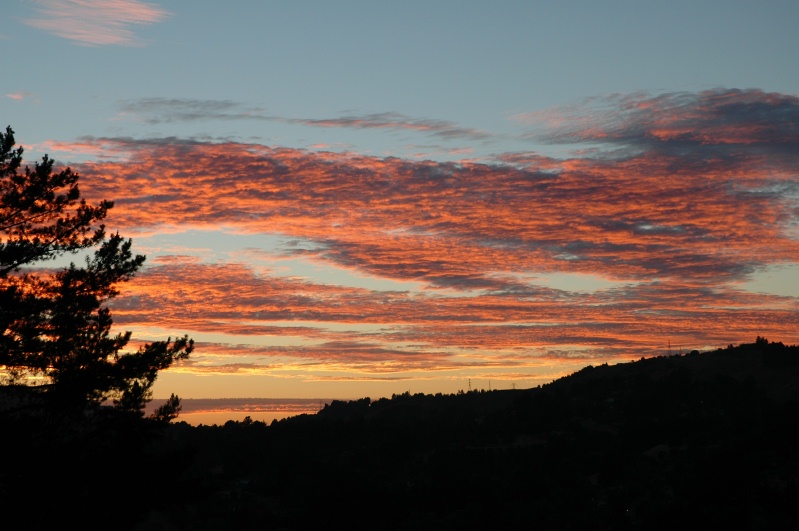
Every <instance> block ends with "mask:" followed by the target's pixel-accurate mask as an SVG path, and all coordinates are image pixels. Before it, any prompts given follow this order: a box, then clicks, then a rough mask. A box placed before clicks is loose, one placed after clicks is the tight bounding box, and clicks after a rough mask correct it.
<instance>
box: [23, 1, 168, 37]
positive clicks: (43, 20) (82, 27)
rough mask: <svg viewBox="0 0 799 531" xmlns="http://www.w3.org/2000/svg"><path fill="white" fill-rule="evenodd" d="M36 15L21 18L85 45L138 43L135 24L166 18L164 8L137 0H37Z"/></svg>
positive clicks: (37, 26)
mask: <svg viewBox="0 0 799 531" xmlns="http://www.w3.org/2000/svg"><path fill="white" fill-rule="evenodd" d="M37 3H38V4H39V7H37V11H38V13H39V17H38V18H32V19H28V20H26V21H25V23H26V24H28V25H29V26H32V27H34V28H37V29H40V30H44V31H46V32H48V33H52V34H53V35H56V36H58V37H62V38H64V39H69V40H73V41H76V42H78V43H80V44H83V45H87V46H105V45H124V46H138V45H140V44H141V41H139V40H138V38H137V37H136V35H135V33H134V32H133V31H132V30H131V29H130V28H131V27H132V26H133V25H135V24H152V23H155V22H161V21H162V20H164V19H166V18H167V16H168V12H167V11H165V10H164V9H162V8H161V7H159V6H158V5H156V4H152V3H146V2H139V1H138V0H80V1H79V0H41V1H40V2H37Z"/></svg>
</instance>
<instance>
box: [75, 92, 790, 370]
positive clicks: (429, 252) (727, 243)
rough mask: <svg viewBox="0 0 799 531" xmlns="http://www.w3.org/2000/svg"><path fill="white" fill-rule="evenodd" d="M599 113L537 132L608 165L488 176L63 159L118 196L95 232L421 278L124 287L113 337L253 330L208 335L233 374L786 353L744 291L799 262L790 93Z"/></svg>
mask: <svg viewBox="0 0 799 531" xmlns="http://www.w3.org/2000/svg"><path fill="white" fill-rule="evenodd" d="M605 105H607V106H609V107H610V110H606V111H607V112H605V111H603V112H599V113H597V114H594V115H592V114H590V113H589V115H588V116H586V117H585V119H582V120H580V119H577V120H561V121H557V120H554V119H553V122H552V123H554V124H556V126H555V129H554V130H553V131H552V132H551V133H550V134H551V138H552V139H559V140H560V141H564V142H566V141H569V142H593V143H596V144H600V145H604V146H606V147H607V152H602V151H596V152H594V154H593V155H591V156H582V157H572V158H566V159H553V158H548V157H544V156H542V155H539V154H534V153H532V154H531V153H515V154H513V153H511V154H504V155H501V156H498V157H497V161H498V162H497V163H496V164H480V163H474V162H462V163H459V164H456V163H438V162H431V161H411V160H404V159H399V158H392V157H388V158H378V157H368V156H360V155H356V154H352V153H346V154H340V153H326V152H320V153H313V152H308V151H304V150H297V149H289V148H272V147H266V146H262V145H253V144H240V143H230V142H224V143H204V142H197V141H189V140H179V139H150V140H131V139H110V138H106V139H84V140H83V141H82V144H81V149H84V150H85V149H91V147H92V146H104V147H105V146H109V147H111V150H110V151H109V152H111V153H120V154H122V153H124V154H125V158H124V159H122V160H103V161H96V162H93V163H87V164H82V165H80V166H79V167H77V168H76V169H78V170H79V171H80V172H81V174H82V175H83V180H82V190H83V192H84V194H85V195H87V196H88V197H91V198H95V199H100V198H107V199H114V200H116V205H115V207H114V209H113V210H112V212H111V216H110V217H109V220H108V224H109V226H112V227H114V228H119V229H120V231H122V232H123V233H130V234H131V235H133V236H135V235H136V234H149V233H156V232H163V231H167V230H169V231H173V232H174V231H181V230H185V229H186V228H188V227H191V228H201V229H203V230H206V231H219V230H224V231H227V232H237V233H249V234H270V235H279V236H280V237H281V238H282V240H283V241H284V242H287V243H286V244H285V245H284V247H283V248H282V249H280V250H279V251H278V252H279V253H281V254H282V255H283V256H287V257H292V258H295V259H303V260H307V261H310V262H313V263H315V264H317V265H319V266H322V267H324V266H326V265H327V266H334V267H335V268H338V269H346V270H350V271H352V272H354V273H356V274H358V275H361V276H367V277H378V278H383V279H389V280H394V281H413V282H414V283H416V284H418V285H419V286H421V288H419V289H414V290H411V291H385V290H368V289H363V288H353V287H346V286H337V285H333V284H326V283H324V282H319V281H317V282H311V281H307V280H301V279H290V278H285V277H279V276H275V275H272V274H270V273H269V272H268V271H260V270H259V271H256V270H255V269H252V268H250V267H248V266H246V265H244V264H242V263H232V262H229V263H207V262H205V261H203V260H198V259H196V258H194V259H186V258H181V259H179V260H178V259H175V260H166V259H162V260H161V261H156V262H154V263H151V264H150V267H148V269H146V270H145V271H143V272H142V274H140V275H139V276H138V277H137V278H136V279H135V280H134V281H133V282H132V283H130V285H129V286H126V291H125V294H124V296H123V297H122V298H120V299H119V300H117V301H115V303H114V305H115V306H114V311H115V314H114V315H115V316H116V319H117V321H118V322H119V323H120V324H122V325H124V326H136V327H138V328H143V327H144V328H146V327H154V328H164V327H166V328H169V329H176V330H186V331H187V332H192V331H193V332H196V333H204V334H216V335H217V336H219V337H222V338H224V337H230V338H234V337H235V338H236V339H235V340H233V339H231V341H230V342H229V343H227V344H229V345H234V344H235V345H239V344H240V343H241V342H246V341H249V340H246V341H245V340H244V339H242V338H252V343H248V344H247V346H246V348H245V350H244V351H240V352H239V353H238V355H239V357H237V358H236V360H235V361H231V359H227V360H226V361H225V360H224V359H223V358H224V355H223V354H222V352H223V350H224V349H223V348H222V347H221V346H220V345H223V344H226V343H225V342H224V341H223V340H220V341H218V342H209V347H208V348H209V351H208V356H209V358H208V359H209V360H211V359H212V358H213V360H216V361H213V362H211V361H209V362H208V363H209V364H210V365H209V366H211V367H212V366H214V364H217V365H218V366H220V367H222V366H225V367H228V368H231V369H235V370H244V367H250V365H247V363H244V362H243V361H242V360H256V359H259V357H260V358H262V359H261V360H260V361H257V362H256V361H252V363H253V364H254V366H255V367H261V366H265V367H272V366H273V364H274V363H277V362H276V361H275V360H276V359H279V360H281V361H280V363H287V362H286V361H285V360H294V361H292V362H291V363H297V364H298V365H297V366H298V367H299V366H300V365H303V364H305V365H303V366H305V367H306V368H307V367H310V366H313V367H315V368H318V367H328V368H332V367H336V368H337V369H336V370H342V371H343V370H345V369H346V367H349V368H350V369H351V370H352V371H355V372H358V373H359V374H366V373H368V374H380V373H385V372H391V371H395V372H401V371H439V370H441V371H449V370H458V369H459V368H462V367H464V366H470V364H472V366H485V367H495V366H497V365H499V366H501V367H503V368H508V369H511V368H512V369H513V371H514V372H519V371H524V370H525V369H526V368H527V369H530V370H532V369H531V368H532V367H535V366H537V364H539V363H540V361H541V360H542V359H564V358H575V357H576V358H579V359H613V358H622V359H629V357H640V356H641V355H648V354H652V353H654V352H664V350H665V346H666V345H667V344H668V343H669V342H671V344H673V345H685V346H686V348H688V347H690V348H704V347H713V346H724V345H726V344H728V343H734V342H740V341H751V340H752V339H753V338H754V337H755V336H757V335H768V336H770V337H773V338H775V339H779V340H783V341H786V342H796V341H797V340H799V336H797V330H799V328H798V327H797V324H799V302H798V301H797V300H796V299H795V298H792V297H779V296H774V295H754V294H751V293H748V292H745V291H741V290H740V289H739V288H738V287H739V286H740V284H741V283H742V282H744V281H745V280H747V279H748V278H749V277H750V276H751V275H752V274H753V273H755V272H757V271H760V270H763V269H765V268H767V267H769V266H771V265H775V264H791V263H799V240H798V239H797V236H796V229H795V227H796V226H797V222H798V221H799V202H798V201H797V197H799V186H798V185H797V182H798V181H797V174H798V173H799V157H798V156H797V153H799V134H797V126H796V124H797V123H799V99H797V98H795V97H793V96H782V95H774V94H764V93H762V92H759V91H711V92H706V93H699V94H675V95H664V96H659V97H654V98H647V97H644V96H642V95H634V96H628V97H618V98H615V99H611V100H610V101H609V102H607V101H606V102H605ZM614 109H615V112H616V115H613V114H612V113H611V111H613V110H614ZM613 116H615V118H613V119H611V118H612V117H613ZM375 124H376V125H374V126H378V125H379V124H378V122H377V121H375ZM364 126H365V125H364ZM273 252H275V251H273ZM553 272H565V273H582V274H586V275H592V276H595V277H600V278H603V279H608V280H614V281H617V284H616V287H613V288H608V289H603V290H598V291H595V292H592V293H576V292H570V291H563V290H557V289H553V288H549V287H546V286H544V285H541V284H539V283H536V277H537V276H540V275H545V274H548V273H553ZM307 323H314V324H313V325H308V324H307ZM342 324H352V325H353V329H351V330H348V329H342V328H341V325H342ZM355 325H358V326H359V327H360V328H359V327H355ZM367 325H368V326H367ZM364 327H365V328H364ZM277 337H280V338H282V339H281V340H280V341H277V340H274V341H273V344H271V345H270V344H269V341H270V339H269V338H277ZM289 337H291V338H296V341H294V343H291V342H290V341H288V339H287V338H289ZM256 339H257V341H256ZM287 341H288V342H287ZM237 342H238V343H237ZM212 344H213V345H216V346H211V345H212ZM225 348H229V347H225ZM236 348H239V347H236ZM198 356H201V354H200V353H199V349H198ZM239 358H241V359H239ZM200 359H201V358H200ZM269 360H271V361H269ZM199 365H202V364H199ZM199 365H198V367H199ZM192 370H194V367H192ZM197 370H199V369H197ZM203 370H206V369H203ZM208 370H210V369H208ZM247 370H255V369H252V368H250V369H247ZM298 370H299V369H298ZM335 377H336V378H340V377H346V375H342V374H336V375H335Z"/></svg>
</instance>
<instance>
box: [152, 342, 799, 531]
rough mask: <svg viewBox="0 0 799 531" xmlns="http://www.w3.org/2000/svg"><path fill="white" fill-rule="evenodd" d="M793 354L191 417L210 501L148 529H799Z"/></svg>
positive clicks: (687, 360)
mask: <svg viewBox="0 0 799 531" xmlns="http://www.w3.org/2000/svg"><path fill="white" fill-rule="evenodd" d="M797 360H799V347H786V346H784V345H782V344H779V343H769V342H767V341H765V340H763V339H760V338H758V340H757V341H756V342H755V343H752V344H747V345H740V346H738V347H730V348H728V349H724V350H720V351H713V352H707V353H702V354H700V353H696V352H695V353H692V354H688V355H685V356H671V357H661V358H651V359H643V360H641V361H637V362H633V363H625V364H620V365H614V366H600V367H588V368H585V369H583V370H581V371H579V372H577V373H575V374H573V375H571V376H569V377H566V378H563V379H561V380H558V381H556V382H553V383H551V384H549V385H546V386H542V387H541V388H537V389H530V390H518V391H491V392H476V391H475V392H469V393H459V394H457V395H422V394H418V395H410V394H407V393H406V394H403V395H398V396H394V397H393V398H392V399H390V400H389V399H381V400H376V401H370V400H369V399H362V400H358V401H351V402H334V403H333V404H330V405H329V406H328V407H326V408H325V409H324V410H322V411H320V412H319V413H318V414H316V415H305V416H299V417H294V418H289V419H285V420H283V421H281V422H275V423H273V424H272V425H270V426H266V425H263V424H261V423H257V422H254V423H250V422H241V423H237V422H229V423H228V424H226V425H225V426H224V427H200V428H196V429H195V428H190V427H187V426H186V425H182V426H181V425H178V426H175V427H174V430H175V436H176V437H179V438H180V439H181V440H184V441H186V442H187V443H188V444H190V445H191V447H192V448H194V449H195V451H196V459H195V463H194V466H193V468H192V469H191V470H190V471H189V472H188V477H192V478H194V479H193V480H192V483H193V484H194V485H196V486H198V487H197V490H196V491H195V496H197V500H196V501H195V502H193V503H189V504H187V505H186V506H184V507H183V508H173V509H172V510H170V511H165V512H159V513H158V514H157V515H156V514H154V515H152V518H153V520H152V521H153V522H155V521H168V522H170V523H171V524H173V525H179V524H178V523H180V522H182V523H186V524H189V527H188V528H192V529H216V528H219V526H223V525H224V523H225V522H228V523H230V522H234V521H235V522H238V523H237V524H235V526H237V527H235V528H237V529H318V528H323V527H324V528H330V527H340V528H347V529H453V530H454V529H478V528H504V527H509V526H516V527H521V528H534V529H642V530H643V529H647V530H649V529H674V528H677V527H683V526H690V527H691V528H693V527H702V528H705V529H725V530H726V529H793V528H795V525H796V524H797V523H799V519H798V517H799V512H798V511H799V509H798V508H797V505H796V503H795V500H796V499H798V498H797V495H799V435H797V434H798V433H799V429H797V428H799V410H798V409H797V401H796V398H797V397H796V388H797V387H796V385H795V382H797V381H799V364H798V363H797ZM200 500H202V501H200ZM159 519H160V520H159ZM146 528H147V527H146V526H143V527H141V529H146ZM150 528H151V529H154V528H155V527H150ZM227 528H228V529H232V528H234V527H227Z"/></svg>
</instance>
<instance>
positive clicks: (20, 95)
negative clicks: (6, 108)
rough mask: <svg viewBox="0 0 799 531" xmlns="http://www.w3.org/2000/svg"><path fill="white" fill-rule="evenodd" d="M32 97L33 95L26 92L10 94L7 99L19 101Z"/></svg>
mask: <svg viewBox="0 0 799 531" xmlns="http://www.w3.org/2000/svg"><path fill="white" fill-rule="evenodd" d="M32 97H33V93H31V92H25V91H20V92H12V93H10V94H6V98H9V99H12V100H17V101H22V100H26V99H30V98H32Z"/></svg>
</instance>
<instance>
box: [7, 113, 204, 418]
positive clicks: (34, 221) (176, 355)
mask: <svg viewBox="0 0 799 531" xmlns="http://www.w3.org/2000/svg"><path fill="white" fill-rule="evenodd" d="M14 144H15V139H14V132H13V130H12V129H11V127H8V128H6V132H5V134H3V133H0V382H2V383H3V384H4V385H5V386H25V387H29V388H33V389H35V390H36V391H37V392H40V393H41V397H42V399H43V403H45V404H47V405H48V406H51V407H55V408H57V409H59V410H62V411H80V410H82V409H85V408H86V407H87V406H92V405H98V404H100V403H102V402H104V401H106V400H112V401H113V403H114V406H115V408H116V409H117V410H120V411H126V412H132V413H134V414H136V415H138V416H143V409H144V406H145V405H146V403H147V402H148V401H149V400H150V398H151V388H152V385H153V383H154V382H155V380H156V377H157V374H158V371H160V370H163V369H166V368H168V367H170V366H171V365H172V363H173V362H174V361H177V360H182V359H185V358H187V357H188V356H189V354H190V353H191V351H192V350H193V347H194V342H193V340H191V339H189V338H188V336H184V337H182V338H178V339H175V340H174V341H173V340H171V338H170V339H168V340H166V341H158V342H154V343H150V344H146V345H144V346H142V347H141V348H139V349H138V350H137V351H135V352H126V351H124V348H125V346H126V345H127V344H128V342H129V340H130V337H131V333H130V332H124V333H118V334H115V335H112V334H111V326H112V324H113V321H112V319H111V313H110V311H109V309H108V307H107V306H106V303H107V302H108V301H109V300H110V299H112V298H113V297H115V296H116V295H118V290H117V287H116V286H117V284H118V283H120V282H126V281H128V280H130V279H131V278H132V277H133V275H134V274H135V273H136V272H137V271H138V270H139V269H140V268H141V266H142V265H143V263H144V261H145V257H144V256H143V255H138V254H137V255H134V254H133V253H132V251H131V240H130V239H124V238H123V237H122V236H120V235H119V234H118V233H115V234H112V235H110V236H108V235H107V234H106V231H105V226H104V225H103V224H102V223H101V222H102V221H103V220H104V219H105V217H106V215H107V213H108V210H109V209H111V208H112V207H113V202H111V201H101V202H100V203H99V204H97V205H89V204H87V202H86V200H85V199H83V198H82V197H81V194H80V190H79V188H78V179H79V175H78V174H77V173H75V172H73V171H71V170H70V169H69V168H67V169H64V170H61V171H58V172H56V171H54V170H53V160H52V159H50V158H48V157H47V156H46V155H45V156H44V157H43V158H42V161H41V162H39V163H36V164H35V166H34V167H33V169H31V168H30V167H27V166H26V167H25V168H24V170H23V168H22V154H23V149H22V148H21V147H18V148H14ZM81 251H84V252H85V253H87V256H86V258H85V262H84V264H83V265H82V266H77V265H75V263H71V264H70V265H69V266H68V267H62V268H52V267H51V268H47V267H44V266H43V263H45V262H47V261H50V260H53V259H55V258H58V257H61V256H64V255H68V254H75V253H78V252H81ZM179 409H180V405H179V398H178V397H176V396H174V395H173V396H172V397H171V398H170V400H169V401H168V402H167V403H166V404H165V405H164V406H162V407H161V408H159V409H158V410H157V411H156V413H155V414H154V416H155V417H156V418H158V419H162V420H169V419H171V418H174V417H175V416H176V415H177V412H178V411H179Z"/></svg>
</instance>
